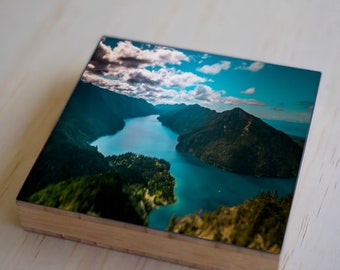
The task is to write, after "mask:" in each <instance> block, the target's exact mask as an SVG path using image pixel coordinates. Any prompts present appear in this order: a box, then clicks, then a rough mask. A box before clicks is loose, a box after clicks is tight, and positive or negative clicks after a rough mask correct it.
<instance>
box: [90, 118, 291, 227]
mask: <svg viewBox="0 0 340 270" xmlns="http://www.w3.org/2000/svg"><path fill="white" fill-rule="evenodd" d="M125 123H126V125H125V127H124V129H123V130H121V131H119V132H117V133H116V134H114V135H108V136H103V137H100V138H98V139H97V140H96V141H94V142H92V143H91V145H93V146H97V147H98V151H100V152H101V153H102V154H103V155H105V156H109V155H119V154H123V153H126V152H134V153H137V154H143V155H146V156H150V157H157V158H163V159H165V160H167V161H168V162H170V164H171V168H170V172H171V174H172V175H173V176H174V177H175V179H176V185H175V195H176V202H175V203H174V204H171V205H167V206H161V207H159V208H157V209H153V210H152V211H151V213H150V214H149V217H148V218H149V227H152V228H155V229H162V230H164V229H166V227H167V225H168V223H169V220H170V218H171V216H172V215H173V214H176V215H177V216H183V215H185V214H191V213H194V212H196V211H197V210H199V209H201V210H203V211H204V210H209V211H213V210H216V209H217V208H218V207H219V206H220V205H225V206H234V205H237V204H240V203H242V202H243V201H244V200H246V199H249V198H251V197H254V196H256V195H258V194H259V192H261V191H273V190H277V191H278V193H279V195H280V196H283V195H286V194H288V193H291V192H293V191H294V188H295V183H296V179H295V178H294V179H274V178H257V177H253V176H249V175H239V174H234V173H230V172H227V171H223V170H221V169H217V168H215V167H213V166H210V165H208V164H205V163H203V162H202V161H200V160H199V159H197V158H195V157H193V156H191V155H190V154H187V153H181V152H178V151H176V144H177V137H178V134H176V133H174V132H173V131H171V130H170V129H168V128H167V127H165V126H163V125H162V124H161V123H160V122H159V121H158V120H157V115H151V116H146V117H137V118H131V119H126V120H125Z"/></svg>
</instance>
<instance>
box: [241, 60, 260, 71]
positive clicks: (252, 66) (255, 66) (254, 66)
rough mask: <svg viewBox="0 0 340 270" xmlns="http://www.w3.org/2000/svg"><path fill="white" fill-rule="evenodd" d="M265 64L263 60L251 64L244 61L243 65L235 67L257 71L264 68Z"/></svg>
mask: <svg viewBox="0 0 340 270" xmlns="http://www.w3.org/2000/svg"><path fill="white" fill-rule="evenodd" d="M264 66H265V64H264V63H262V62H253V63H251V64H250V65H247V64H246V63H242V65H241V66H238V67H236V68H235V69H241V70H249V71H252V72H257V71H259V70H261V69H263V68H264Z"/></svg>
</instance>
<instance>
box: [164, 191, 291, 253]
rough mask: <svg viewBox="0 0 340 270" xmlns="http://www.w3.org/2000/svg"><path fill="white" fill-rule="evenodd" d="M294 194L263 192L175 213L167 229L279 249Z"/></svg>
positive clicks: (257, 247)
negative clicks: (234, 202)
mask: <svg viewBox="0 0 340 270" xmlns="http://www.w3.org/2000/svg"><path fill="white" fill-rule="evenodd" d="M291 202H292V195H287V196H286V197H283V198H278V197H277V194H275V193H274V194H270V193H261V194H259V195H258V196H257V197H254V198H251V199H249V200H246V201H245V202H243V203H242V204H240V205H236V206H234V207H226V206H223V205H221V206H220V207H219V208H218V209H217V210H216V211H213V212H203V213H202V212H201V211H197V212H196V213H195V214H191V215H185V216H182V217H177V216H176V215H174V216H172V218H171V220H170V223H169V226H168V228H167V230H168V231H171V232H175V233H180V234H185V235H189V236H195V237H200V238H203V239H208V240H214V241H219V242H223V243H229V244H234V245H238V246H243V247H248V248H253V249H258V250H265V251H269V252H272V253H279V252H280V249H281V246H282V242H283V237H284V233H285V229H286V224H287V220H288V215H289V211H290V207H291Z"/></svg>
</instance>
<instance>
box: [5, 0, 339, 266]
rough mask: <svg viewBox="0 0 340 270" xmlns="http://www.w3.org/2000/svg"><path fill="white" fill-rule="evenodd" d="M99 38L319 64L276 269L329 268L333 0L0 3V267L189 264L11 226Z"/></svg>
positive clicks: (335, 129)
mask: <svg viewBox="0 0 340 270" xmlns="http://www.w3.org/2000/svg"><path fill="white" fill-rule="evenodd" d="M102 35H111V36H117V37H122V38H129V39H136V40H140V41H146V42H151V43H159V44H164V45H169V46H176V47H182V48H188V49H194V50H200V51H207V52H211V53H218V54H223V55H228V56H234V57H241V58H246V59H252V60H260V61H264V62H270V63H276V64H283V65H289V66H295V67H300V68H308V69H313V70H318V71H321V72H322V79H321V85H320V89H319V94H318V99H317V105H316V108H315V111H314V117H313V121H312V127H311V132H310V136H309V139H308V143H307V150H306V151H305V156H304V160H303V165H302V169H301V173H300V178H299V182H298V185H297V189H296V195H295V198H294V203H293V208H292V212H291V217H290V220H289V224H288V229H287V234H286V239H285V243H284V247H283V250H282V254H281V258H280V269H287V270H288V269H289V270H290V269H291V270H296V269H308V270H313V269H317V270H319V269H323V270H326V269H340V210H339V205H340V185H338V181H339V180H340V167H339V166H340V163H339V161H340V153H339V141H340V120H339V119H340V106H339V101H340V86H339V80H340V64H339V63H340V1H337V0H334V1H332V0H299V1H294V0H281V1H272V0H258V1H245V0H232V1H229V0H223V1H222V0H221V1H212V0H207V1H203V0H191V1H189V0H172V1H156V0H155V1H142V0H140V1H127V0H121V1H114V0H111V1H90V0H88V1H84V0H83V1H80V0H79V1H77V0H75V1H70V0H67V1H38V0H32V1H19V0H0V37H1V38H0V40H1V43H0V160H1V162H0V269H34V270H38V269H50V270H52V269H118V270H120V269H140V270H144V269H164V270H169V269H185V270H186V269H189V268H187V267H184V266H178V265H173V264H169V263H165V262H160V261H156V260H152V259H147V258H142V257H138V256H134V255H128V254H124V253H119V252H115V251H111V250H107V249H102V248H97V247H92V246H88V245H84V244H79V243H75V242H71V241H66V240H61V239H56V238H52V237H46V236H43V235H39V234H34V233H29V232H25V231H23V230H22V228H21V227H20V225H19V220H18V217H17V212H16V208H15V198H16V195H17V193H18V191H19V189H20V187H21V185H22V183H23V182H24V180H25V177H26V175H27V174H28V171H29V169H30V167H31V166H32V164H33V163H34V160H35V158H36V157H37V155H38V153H39V151H40V150H41V148H42V146H43V144H44V142H45V140H46V139H47V137H48V135H49V132H50V131H51V129H52V128H53V126H54V124H55V122H56V120H57V118H58V116H59V114H60V112H61V110H62V108H63V106H64V104H65V102H66V101H67V99H68V97H69V95H70V94H71V92H72V90H73V87H74V86H75V84H76V82H77V81H78V79H79V76H80V74H81V72H82V70H83V68H84V66H85V64H86V62H87V61H88V60H89V57H90V55H91V54H92V51H93V50H94V48H95V46H96V44H97V42H98V40H99V39H100V37H101V36H102ZM226 269H228V267H227V266H226Z"/></svg>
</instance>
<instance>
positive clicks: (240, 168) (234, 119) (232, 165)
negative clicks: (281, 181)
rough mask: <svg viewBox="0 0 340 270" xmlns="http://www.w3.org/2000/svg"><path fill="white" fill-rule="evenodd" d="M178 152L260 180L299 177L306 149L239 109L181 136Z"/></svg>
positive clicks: (225, 113)
mask: <svg viewBox="0 0 340 270" xmlns="http://www.w3.org/2000/svg"><path fill="white" fill-rule="evenodd" d="M177 150H179V151H184V152H189V153H191V154H193V155H194V156H196V157H198V158H200V159H201V160H203V161H205V162H207V163H209V164H212V165H214V166H216V167H219V168H222V169H225V170H229V171H232V172H236V173H245V174H252V175H256V176H259V177H260V176H262V177H294V176H296V175H297V173H298V169H299V164H300V159H301V155H302V147H300V146H299V145H297V144H296V143H295V142H294V141H293V140H292V139H291V138H290V137H289V136H288V135H286V134H285V133H283V132H281V131H278V130H276V129H274V128H273V127H271V126H269V125H268V124H266V123H264V122H263V121H262V120H260V119H259V118H257V117H255V116H253V115H250V114H248V113H246V112H245V111H243V110H242V109H239V108H235V109H233V110H231V111H225V112H223V113H220V114H218V116H217V117H216V118H215V119H214V120H213V121H211V122H210V123H209V124H207V125H206V126H204V127H201V128H199V129H198V130H195V131H193V132H190V133H187V134H183V135H181V136H179V138H178V145H177Z"/></svg>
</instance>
